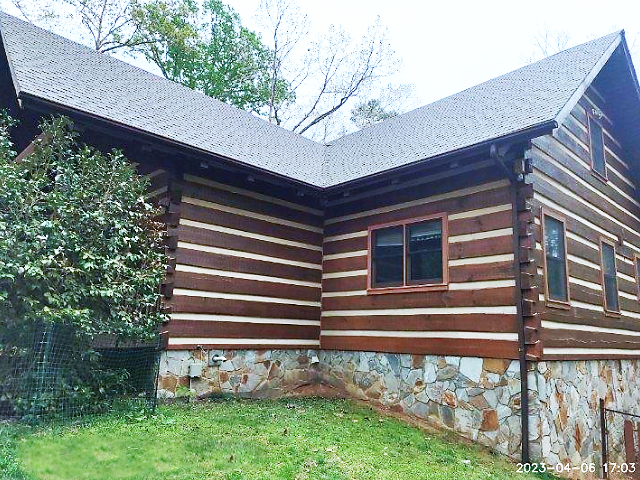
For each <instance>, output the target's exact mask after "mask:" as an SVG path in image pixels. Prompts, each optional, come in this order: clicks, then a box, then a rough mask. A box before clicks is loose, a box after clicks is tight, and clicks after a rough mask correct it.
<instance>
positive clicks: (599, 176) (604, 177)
mask: <svg viewBox="0 0 640 480" xmlns="http://www.w3.org/2000/svg"><path fill="white" fill-rule="evenodd" d="M591 175H593V176H594V177H596V178H597V179H598V180H600V181H601V182H602V183H604V184H605V185H606V184H608V183H609V178H608V177H607V175H606V174H605V175H602V174H601V173H598V172H596V171H595V170H594V169H593V168H592V169H591Z"/></svg>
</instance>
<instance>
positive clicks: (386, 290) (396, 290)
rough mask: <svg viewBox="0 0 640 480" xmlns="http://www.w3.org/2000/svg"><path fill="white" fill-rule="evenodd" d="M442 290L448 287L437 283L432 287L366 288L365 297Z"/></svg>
mask: <svg viewBox="0 0 640 480" xmlns="http://www.w3.org/2000/svg"><path fill="white" fill-rule="evenodd" d="M444 290H449V285H448V284H446V283H438V284H433V285H405V286H402V287H380V288H368V289H367V295H383V294H386V293H412V292H438V291H440V292H441V291H444Z"/></svg>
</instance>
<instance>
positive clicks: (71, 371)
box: [0, 324, 162, 421]
mask: <svg viewBox="0 0 640 480" xmlns="http://www.w3.org/2000/svg"><path fill="white" fill-rule="evenodd" d="M161 347H162V345H161V341H160V337H158V338H156V339H154V340H153V341H139V340H136V339H120V338H116V337H110V336H104V337H100V338H89V337H87V336H85V335H82V334H80V333H78V332H77V331H76V330H75V329H74V328H73V327H71V326H67V325H60V324H41V325H30V326H27V327H25V328H22V329H20V330H19V331H15V330H14V331H11V332H10V333H8V332H0V379H2V382H1V383H0V419H2V418H17V419H23V420H28V421H37V420H41V419H50V418H56V419H70V418H77V417H79V416H82V415H87V414H96V413H102V412H106V411H110V410H112V409H113V408H124V409H127V408H139V407H144V408H149V409H154V408H155V405H156V385H157V375H158V363H159V355H160V351H161Z"/></svg>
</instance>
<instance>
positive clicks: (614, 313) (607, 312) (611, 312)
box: [600, 237, 620, 317]
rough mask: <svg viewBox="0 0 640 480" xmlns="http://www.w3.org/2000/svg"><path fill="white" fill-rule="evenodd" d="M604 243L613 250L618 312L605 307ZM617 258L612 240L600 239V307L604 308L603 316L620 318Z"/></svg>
mask: <svg viewBox="0 0 640 480" xmlns="http://www.w3.org/2000/svg"><path fill="white" fill-rule="evenodd" d="M604 243H606V244H607V245H609V246H611V247H612V248H613V263H614V267H615V273H616V294H617V295H618V310H612V309H610V308H609V307H608V306H607V291H606V288H607V287H606V286H605V284H604V249H603V248H602V244H604ZM617 275H618V258H617V252H616V244H615V242H613V241H612V240H610V239H608V238H605V237H600V281H601V283H602V306H603V307H604V314H605V315H608V316H612V317H619V316H620V286H619V285H618V277H617Z"/></svg>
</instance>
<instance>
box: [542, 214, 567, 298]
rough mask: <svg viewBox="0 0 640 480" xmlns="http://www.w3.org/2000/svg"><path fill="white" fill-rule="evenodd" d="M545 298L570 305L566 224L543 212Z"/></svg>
mask: <svg viewBox="0 0 640 480" xmlns="http://www.w3.org/2000/svg"><path fill="white" fill-rule="evenodd" d="M542 222H543V226H542V228H543V234H544V245H543V249H544V269H545V280H546V284H545V293H546V295H545V297H546V299H547V302H549V303H553V302H557V303H563V304H568V303H569V282H568V276H569V275H568V270H567V238H566V231H565V223H564V220H562V219H561V218H556V217H554V216H551V215H549V214H547V213H546V212H543V214H542Z"/></svg>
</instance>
